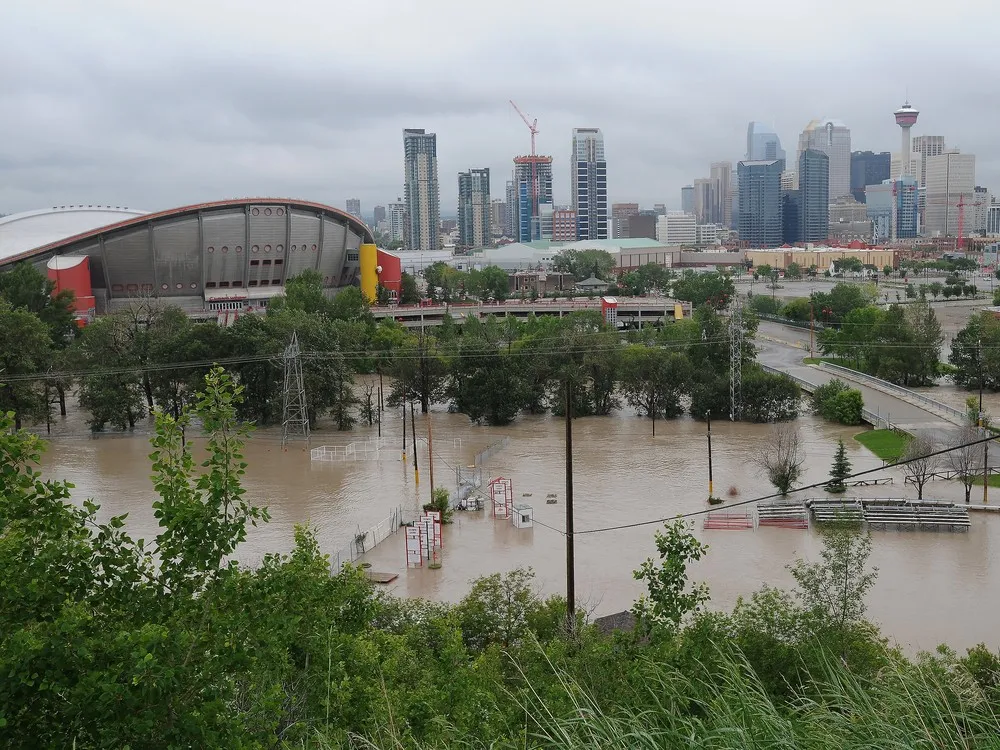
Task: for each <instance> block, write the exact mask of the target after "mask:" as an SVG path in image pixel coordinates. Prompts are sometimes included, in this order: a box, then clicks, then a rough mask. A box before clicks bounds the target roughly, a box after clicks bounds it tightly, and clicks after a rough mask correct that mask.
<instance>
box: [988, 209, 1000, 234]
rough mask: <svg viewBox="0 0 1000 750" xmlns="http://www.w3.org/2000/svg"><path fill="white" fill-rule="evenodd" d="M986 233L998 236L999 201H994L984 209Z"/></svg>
mask: <svg viewBox="0 0 1000 750" xmlns="http://www.w3.org/2000/svg"><path fill="white" fill-rule="evenodd" d="M986 234H987V235H989V236H990V237H1000V203H994V204H992V205H991V206H989V207H988V208H987V209H986Z"/></svg>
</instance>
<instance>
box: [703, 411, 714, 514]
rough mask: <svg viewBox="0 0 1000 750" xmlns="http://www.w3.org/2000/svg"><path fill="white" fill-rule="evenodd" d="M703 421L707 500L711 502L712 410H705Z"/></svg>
mask: <svg viewBox="0 0 1000 750" xmlns="http://www.w3.org/2000/svg"><path fill="white" fill-rule="evenodd" d="M705 422H706V423H707V424H708V502H712V497H713V494H712V410H711V409H709V410H708V411H707V412H705Z"/></svg>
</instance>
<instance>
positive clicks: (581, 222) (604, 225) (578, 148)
mask: <svg viewBox="0 0 1000 750" xmlns="http://www.w3.org/2000/svg"><path fill="white" fill-rule="evenodd" d="M572 191H573V209H574V210H575V211H576V237H577V239H580V240H606V239H608V238H609V237H610V236H611V235H610V234H609V232H608V163H607V162H606V161H605V160H604V136H603V135H602V134H601V129H600V128H574V129H573V187H572Z"/></svg>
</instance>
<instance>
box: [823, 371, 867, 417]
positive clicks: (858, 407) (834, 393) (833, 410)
mask: <svg viewBox="0 0 1000 750" xmlns="http://www.w3.org/2000/svg"><path fill="white" fill-rule="evenodd" d="M812 407H813V411H814V412H815V413H816V414H818V415H819V416H821V417H823V419H826V420H828V421H830V422H838V423H839V424H849V425H855V424H861V421H862V420H861V413H862V410H863V409H864V398H863V397H862V395H861V391H859V390H856V389H854V388H851V387H850V386H848V385H847V383H845V382H844V381H843V380H838V379H834V380H831V381H830V382H829V383H826V384H825V385H821V386H820V387H819V388H817V389H816V391H815V393H813V396H812Z"/></svg>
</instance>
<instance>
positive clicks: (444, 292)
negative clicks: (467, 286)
mask: <svg viewBox="0 0 1000 750" xmlns="http://www.w3.org/2000/svg"><path fill="white" fill-rule="evenodd" d="M423 273H424V279H425V280H426V281H427V296H428V297H430V298H431V299H436V300H439V301H442V302H454V301H456V300H457V299H458V297H459V290H460V289H461V288H462V286H463V284H464V283H465V280H466V277H465V274H463V273H462V272H461V271H459V270H458V269H456V268H452V267H451V266H449V265H448V264H447V263H445V262H444V261H436V262H434V263H431V264H430V265H429V266H427V268H425V269H424V271H423Z"/></svg>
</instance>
